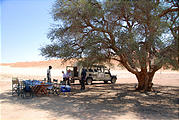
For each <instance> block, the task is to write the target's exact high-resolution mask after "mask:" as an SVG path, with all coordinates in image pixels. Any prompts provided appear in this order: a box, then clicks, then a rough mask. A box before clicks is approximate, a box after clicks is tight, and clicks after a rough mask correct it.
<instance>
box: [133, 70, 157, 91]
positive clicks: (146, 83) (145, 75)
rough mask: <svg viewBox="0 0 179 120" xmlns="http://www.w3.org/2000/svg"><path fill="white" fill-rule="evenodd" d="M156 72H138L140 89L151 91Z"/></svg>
mask: <svg viewBox="0 0 179 120" xmlns="http://www.w3.org/2000/svg"><path fill="white" fill-rule="evenodd" d="M154 74H155V73H152V72H140V73H138V74H136V77H137V80H138V88H137V90H140V91H151V88H152V85H153V83H152V80H153V76H154Z"/></svg>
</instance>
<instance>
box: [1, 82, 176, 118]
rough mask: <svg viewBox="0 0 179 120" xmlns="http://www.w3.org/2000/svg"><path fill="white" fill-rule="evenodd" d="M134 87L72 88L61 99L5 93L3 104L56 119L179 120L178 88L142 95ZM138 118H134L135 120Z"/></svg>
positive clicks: (94, 85)
mask: <svg viewBox="0 0 179 120" xmlns="http://www.w3.org/2000/svg"><path fill="white" fill-rule="evenodd" d="M134 86H135V84H93V85H91V86H86V90H85V91H80V90H79V89H80V85H73V88H72V92H71V93H65V94H60V95H59V96H54V95H52V96H50V97H34V98H32V99H22V98H20V97H17V96H11V92H5V93H2V94H1V96H0V98H1V101H2V102H1V103H11V104H20V105H24V106H25V107H30V108H32V109H42V110H47V111H49V112H50V113H51V114H52V115H53V116H54V117H55V116H56V117H58V118H60V117H61V116H63V115H65V116H69V117H72V118H74V119H81V120H87V119H89V120H94V119H95V120H96V119H97V120H100V119H114V118H115V116H118V117H121V118H122V117H123V116H125V115H127V114H129V113H132V115H133V116H134V117H136V118H137V119H178V118H179V116H178V115H179V112H178V108H179V95H178V92H179V87H174V86H159V85H155V86H154V91H152V92H147V93H140V92H138V91H135V88H134ZM134 119H135V118H134Z"/></svg>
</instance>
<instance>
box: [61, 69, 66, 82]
mask: <svg viewBox="0 0 179 120" xmlns="http://www.w3.org/2000/svg"><path fill="white" fill-rule="evenodd" d="M62 74H63V81H64V83H65V85H66V74H65V73H64V71H62Z"/></svg>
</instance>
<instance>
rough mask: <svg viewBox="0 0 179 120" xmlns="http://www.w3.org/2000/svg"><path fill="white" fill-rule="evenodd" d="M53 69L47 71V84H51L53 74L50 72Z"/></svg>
mask: <svg viewBox="0 0 179 120" xmlns="http://www.w3.org/2000/svg"><path fill="white" fill-rule="evenodd" d="M51 69H52V66H49V68H48V70H47V82H49V83H51V72H50V70H51Z"/></svg>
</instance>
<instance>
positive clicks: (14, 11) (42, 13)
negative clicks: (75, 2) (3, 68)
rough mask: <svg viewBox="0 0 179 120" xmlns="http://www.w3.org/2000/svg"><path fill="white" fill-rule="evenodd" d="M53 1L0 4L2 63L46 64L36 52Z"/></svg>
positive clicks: (10, 0)
mask: <svg viewBox="0 0 179 120" xmlns="http://www.w3.org/2000/svg"><path fill="white" fill-rule="evenodd" d="M54 2H55V0H1V3H0V4H1V15H0V17H1V21H0V22H1V56H0V57H1V61H0V62H1V63H10V62H22V61H23V62H25V61H39V60H45V58H44V57H42V56H40V55H39V54H40V51H39V48H40V46H43V45H45V44H47V43H49V42H50V40H48V39H47V33H48V31H49V29H50V25H52V24H53V22H54V21H53V19H52V16H51V14H50V12H51V9H52V5H53V4H54Z"/></svg>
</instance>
